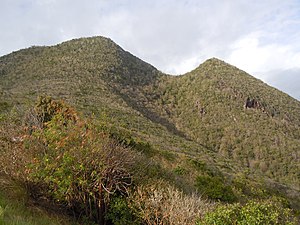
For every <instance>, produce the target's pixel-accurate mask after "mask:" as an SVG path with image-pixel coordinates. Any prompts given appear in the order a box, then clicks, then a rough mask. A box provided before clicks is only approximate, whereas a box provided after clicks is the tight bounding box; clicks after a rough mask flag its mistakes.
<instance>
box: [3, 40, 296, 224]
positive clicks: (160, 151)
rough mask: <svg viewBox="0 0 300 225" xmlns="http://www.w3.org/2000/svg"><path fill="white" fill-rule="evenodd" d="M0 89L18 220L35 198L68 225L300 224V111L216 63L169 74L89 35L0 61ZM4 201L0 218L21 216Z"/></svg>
mask: <svg viewBox="0 0 300 225" xmlns="http://www.w3.org/2000/svg"><path fill="white" fill-rule="evenodd" d="M0 79H1V82H0V168H2V170H0V178H1V179H4V180H6V179H7V177H11V178H13V180H14V181H17V183H18V184H20V187H24V190H25V191H26V193H28V195H27V196H28V197H26V198H25V199H24V201H23V203H24V204H23V203H22V204H18V205H20V207H21V211H23V209H22V205H25V206H27V205H28V204H29V203H30V202H33V203H34V204H35V205H37V206H36V207H38V208H39V207H42V206H40V205H39V204H37V203H39V202H41V200H42V199H43V201H45V204H46V205H54V206H55V207H58V208H62V209H64V210H65V211H66V213H68V214H70V215H72V216H73V218H72V219H69V218H66V219H62V221H66V224H68V221H72V220H76V221H78V223H80V224H82V223H84V224H93V223H98V224H187V225H189V224H193V225H195V224H196V222H197V221H198V223H200V224H214V223H216V224H218V223H219V224H222V222H221V221H226V219H228V220H231V221H235V223H236V224H253V223H256V222H257V221H256V220H260V223H259V222H257V224H267V223H264V222H265V221H269V222H270V223H271V224H285V223H287V224H288V223H289V222H291V224H292V222H294V224H296V223H297V222H298V221H296V219H295V218H296V217H297V215H299V209H300V205H299V202H300V194H299V189H300V174H299V168H300V161H299V146H300V129H299V128H300V118H299V115H300V103H299V102H298V101H296V100H295V99H292V98H291V97H289V96H288V95H286V94H284V93H281V92H279V91H278V90H276V89H274V88H271V87H269V86H267V85H266V84H264V83H263V82H261V81H259V80H257V79H255V78H253V77H251V76H250V75H248V74H246V73H245V72H243V71H240V70H238V69H237V68H235V67H233V66H231V65H229V64H226V63H225V62H222V61H220V60H218V59H210V60H207V61H206V62H204V63H203V64H201V65H200V66H199V67H198V68H196V69H195V70H193V71H191V72H190V73H187V74H185V75H183V76H177V77H173V76H169V75H166V74H163V73H161V72H159V71H158V70H156V69H155V68H154V67H152V66H151V65H149V64H147V63H145V62H143V61H141V60H140V59H138V58H136V57H135V56H133V55H131V54H130V53H128V52H126V51H124V50H123V49H121V48H120V47H119V46H117V45H116V44H114V43H113V42H112V41H111V40H109V39H106V38H102V37H94V38H82V39H77V40H72V41H69V42H65V43H62V44H59V45H57V46H52V47H32V48H29V49H25V50H21V51H18V52H14V53H12V54H9V55H7V56H3V57H1V58H0ZM45 93H46V94H45ZM46 95H51V96H52V97H49V96H46ZM36 99H38V100H37V102H36V103H35V101H36ZM57 99H60V100H57ZM244 106H245V107H244ZM13 192H14V191H13ZM1 193H2V194H3V193H5V192H1ZM200 196H201V197H200ZM5 197H6V196H5V195H3V196H2V197H1V199H4V200H1V208H0V218H5V219H6V221H7V218H8V217H9V218H12V216H13V215H15V214H16V215H19V214H20V215H21V214H22V213H21V212H20V213H19V211H10V210H9V209H10V206H9V207H7V206H6V205H7V204H8V203H3V204H2V201H5V202H7V201H8V202H9V204H11V205H12V206H11V208H14V207H13V205H14V203H13V202H16V201H15V200H16V199H17V197H12V199H9V200H5V199H6V198H5ZM276 199H280V200H281V202H284V204H282V203H278V201H277V200H276ZM9 204H8V205H9ZM46 208H47V207H46ZM25 211H26V213H27V209H26V210H25ZM29 211H30V210H29ZM33 211H34V208H33ZM47 213H49V212H48V211H45V215H46V217H48V214H47ZM247 213H248V214H247ZM50 214H51V213H50ZM3 215H4V216H3ZM8 215H9V216H8ZM29 215H30V216H29V217H31V215H33V214H31V211H30V212H29ZM55 215H56V213H54V215H49V218H55ZM52 216H54V217H52ZM64 217H65V215H64V216H63V218H64ZM26 218H27V217H26ZM33 218H34V217H33ZM58 218H61V217H60V216H59V217H58ZM30 220H31V219H29V220H26V219H25V220H24V221H25V222H24V223H23V224H31V222H30ZM45 220H46V219H45ZM58 220H59V221H60V219H58ZM53 221H56V220H55V219H54V220H53ZM254 221H255V222H254ZM261 221H264V222H261ZM7 223H8V224H14V223H13V222H11V221H9V222H7ZM20 223H22V222H20ZM58 223H63V224H64V222H58ZM224 223H225V222H224ZM39 224H43V222H40V223H39ZM54 224H55V223H54ZM69 224H70V223H69Z"/></svg>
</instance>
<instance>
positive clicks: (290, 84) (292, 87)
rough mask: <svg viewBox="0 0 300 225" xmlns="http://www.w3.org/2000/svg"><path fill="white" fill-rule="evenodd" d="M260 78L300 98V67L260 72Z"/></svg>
mask: <svg viewBox="0 0 300 225" xmlns="http://www.w3.org/2000/svg"><path fill="white" fill-rule="evenodd" d="M260 76H261V78H262V79H263V80H264V81H265V82H267V83H268V84H270V85H271V86H273V87H276V88H278V89H279V90H281V91H283V92H285V93H287V94H289V95H290V96H292V97H294V98H296V99H298V100H300V88H299V84H300V68H292V69H288V70H274V71H268V72H265V73H260Z"/></svg>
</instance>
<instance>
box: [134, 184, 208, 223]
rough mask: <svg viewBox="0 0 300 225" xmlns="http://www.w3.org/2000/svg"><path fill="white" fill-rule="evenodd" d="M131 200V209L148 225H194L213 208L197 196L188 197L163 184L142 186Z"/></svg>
mask: <svg viewBox="0 0 300 225" xmlns="http://www.w3.org/2000/svg"><path fill="white" fill-rule="evenodd" d="M129 198H130V199H131V208H133V209H134V210H135V211H136V215H137V216H138V217H139V218H141V219H142V220H143V222H144V223H143V224H148V225H153V224H154V225H163V224H172V225H182V224H184V225H194V224H195V222H196V219H197V218H198V217H199V216H200V217H201V216H203V215H204V214H205V213H206V212H208V211H209V210H211V208H212V207H213V205H212V204H211V203H209V202H208V201H206V200H203V199H202V198H200V197H199V196H197V195H195V194H193V195H186V194H184V193H183V192H181V191H179V190H177V189H175V188H173V187H171V186H170V185H169V184H163V183H158V184H156V185H150V186H140V187H138V188H137V190H136V191H135V192H134V193H132V194H131V195H130V197H129Z"/></svg>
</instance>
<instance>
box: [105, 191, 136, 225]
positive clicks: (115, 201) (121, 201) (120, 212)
mask: <svg viewBox="0 0 300 225" xmlns="http://www.w3.org/2000/svg"><path fill="white" fill-rule="evenodd" d="M106 219H107V220H108V221H110V222H111V223H112V224H114V225H128V224H132V225H138V224H140V222H141V221H139V219H138V218H137V217H136V216H135V215H134V212H133V210H132V209H131V208H130V207H129V205H128V202H127V200H126V198H125V197H124V196H114V197H113V198H112V199H111V201H110V205H109V209H108V213H107V215H106Z"/></svg>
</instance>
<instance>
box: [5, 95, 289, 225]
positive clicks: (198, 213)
mask: <svg viewBox="0 0 300 225" xmlns="http://www.w3.org/2000/svg"><path fill="white" fill-rule="evenodd" d="M20 116H21V115H19V114H18V113H17V110H13V111H12V112H11V113H9V114H2V121H1V122H2V127H3V128H5V131H6V132H4V130H2V133H1V145H2V154H1V166H2V168H3V171H2V172H1V173H2V177H4V176H10V177H12V178H13V179H14V180H15V181H17V182H19V183H22V186H23V187H24V188H25V189H26V192H28V194H29V196H31V197H30V199H33V201H37V202H39V201H41V199H47V201H46V202H47V203H44V204H54V205H57V206H59V207H61V208H63V209H65V210H66V212H70V213H72V215H74V216H75V218H76V219H77V220H80V221H85V222H84V223H92V222H95V223H97V224H149V225H150V224H214V223H217V224H219V223H220V224H222V222H220V221H225V220H228V221H235V220H236V221H237V222H236V223H237V224H239V221H242V222H241V224H243V222H245V221H246V223H247V222H249V221H250V223H251V221H252V219H253V217H255V218H258V221H260V223H258V224H265V222H266V221H269V220H270V218H271V219H272V220H271V221H272V223H270V224H284V223H286V222H290V224H293V214H292V211H290V210H289V209H287V208H285V207H286V206H284V205H282V204H277V203H276V201H273V200H270V199H269V197H268V195H266V196H264V197H263V199H265V200H263V199H262V200H259V201H257V202H252V201H250V202H248V200H246V199H245V198H242V195H241V194H239V193H238V191H236V189H237V187H241V188H243V184H240V186H238V183H237V182H235V183H234V182H232V183H224V181H223V177H222V176H221V174H220V172H218V171H217V170H215V169H212V168H209V167H208V166H207V165H205V163H201V162H200V161H195V160H188V161H186V163H185V164H181V166H177V167H175V168H174V169H173V172H172V171H170V169H171V167H170V166H168V165H165V166H161V165H160V164H158V163H156V162H155V161H153V160H152V159H151V158H153V157H154V158H156V157H158V158H156V160H157V159H159V158H160V160H163V159H164V160H167V162H169V163H171V162H174V160H175V159H174V158H172V157H171V158H170V156H165V155H164V154H162V156H159V155H160V154H161V153H160V152H159V151H158V150H155V149H154V148H153V147H152V146H151V145H150V144H149V143H147V142H143V141H141V140H138V139H136V138H134V137H133V136H131V135H130V133H128V132H126V131H121V130H118V129H116V128H114V127H113V126H112V125H111V124H109V122H108V120H107V118H105V116H103V117H104V118H102V120H100V119H98V120H91V119H84V117H83V116H82V115H79V114H78V113H77V112H76V110H74V109H73V108H72V107H70V106H68V105H67V104H66V103H64V102H63V101H58V100H53V99H52V98H51V97H40V98H39V99H38V101H37V103H36V105H35V107H33V108H31V109H28V110H27V113H25V114H24V115H23V117H22V118H23V119H22V120H21V119H20V118H19V119H18V117H20ZM4 117H5V120H4V119H3V118H4ZM154 158H153V159H154ZM168 168H169V169H168ZM194 169H195V170H194ZM168 170H169V171H168ZM191 171H194V172H193V173H195V174H196V176H195V180H194V185H195V186H194V188H193V187H189V188H186V187H185V186H182V185H180V180H184V179H185V178H184V176H185V175H188V174H189V175H192V174H191ZM182 188H183V189H182ZM197 192H198V194H197ZM199 193H200V194H201V195H202V196H199ZM256 197H257V195H256ZM261 197H262V196H260V199H261ZM208 199H211V200H208ZM242 199H245V200H246V201H245V203H234V204H233V205H232V204H228V205H226V204H221V203H220V202H219V203H214V202H213V200H218V201H223V202H230V203H231V202H237V201H238V200H242ZM43 201H44V200H43ZM243 201H244V200H243ZM273 203H274V204H275V203H276V204H275V205H274V206H272V205H271V204H273ZM2 205H4V204H2ZM1 207H2V206H1ZM1 210H3V208H1ZM240 210H241V212H240ZM243 210H245V212H247V213H248V214H247V215H246V216H243ZM249 210H250V211H249ZM251 210H252V211H251ZM266 212H268V214H265V213H266ZM1 213H2V214H3V215H4V217H3V216H2V217H3V218H6V220H7V216H6V217H5V214H4V213H3V212H1ZM228 213H229V214H228ZM6 214H8V211H7V212H6ZM260 215H261V216H260ZM259 216H260V217H259ZM0 219H1V217H0Z"/></svg>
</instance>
